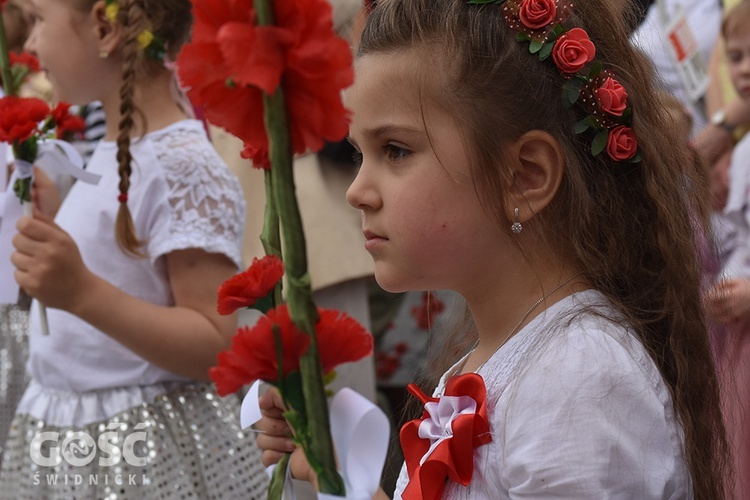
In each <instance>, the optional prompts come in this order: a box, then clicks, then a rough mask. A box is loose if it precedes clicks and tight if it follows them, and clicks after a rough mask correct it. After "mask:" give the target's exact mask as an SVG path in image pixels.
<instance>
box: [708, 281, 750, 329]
mask: <svg viewBox="0 0 750 500" xmlns="http://www.w3.org/2000/svg"><path fill="white" fill-rule="evenodd" d="M707 305H708V312H709V314H711V315H712V316H713V317H714V318H716V319H717V320H718V321H720V322H721V323H732V322H735V321H738V320H740V319H747V318H749V317H750V280H746V279H731V280H724V281H721V282H719V283H718V284H717V285H716V286H715V287H714V288H713V289H712V290H711V291H710V292H709V294H708V300H707Z"/></svg>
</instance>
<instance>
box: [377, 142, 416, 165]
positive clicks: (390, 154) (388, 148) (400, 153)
mask: <svg viewBox="0 0 750 500" xmlns="http://www.w3.org/2000/svg"><path fill="white" fill-rule="evenodd" d="M383 154H385V157H386V158H388V159H389V160H391V161H399V160H402V159H404V158H406V157H407V156H409V155H410V154H411V151H409V150H408V149H405V148H402V147H401V146H397V145H395V144H391V143H388V144H386V145H385V146H383Z"/></svg>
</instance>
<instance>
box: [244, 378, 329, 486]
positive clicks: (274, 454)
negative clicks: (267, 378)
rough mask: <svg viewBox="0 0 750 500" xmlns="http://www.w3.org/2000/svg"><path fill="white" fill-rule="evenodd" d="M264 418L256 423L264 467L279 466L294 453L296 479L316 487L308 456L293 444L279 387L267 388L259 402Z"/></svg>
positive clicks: (293, 473)
mask: <svg viewBox="0 0 750 500" xmlns="http://www.w3.org/2000/svg"><path fill="white" fill-rule="evenodd" d="M258 403H259V405H260V409H261V413H262V414H263V417H262V418H261V419H260V420H259V421H258V422H257V423H256V424H255V428H256V429H258V430H259V431H262V434H258V438H257V443H258V447H259V448H260V449H261V450H263V455H262V460H263V465H265V466H266V467H268V466H269V465H273V464H275V463H278V461H279V460H281V457H283V456H284V455H285V454H287V453H292V456H291V458H290V459H289V467H290V468H291V471H292V477H293V478H294V479H301V480H304V481H308V482H310V483H312V484H313V486H317V477H316V476H315V473H314V472H313V470H312V468H311V467H310V464H309V463H308V461H307V457H305V453H304V452H303V451H302V448H298V447H297V446H296V445H295V444H294V441H292V438H291V436H292V431H291V429H290V428H289V424H287V422H286V420H284V411H285V409H284V402H283V401H282V399H281V395H280V394H279V391H277V390H276V388H274V387H272V388H270V389H268V390H267V391H266V392H265V393H263V395H262V396H261V397H260V399H259V401H258Z"/></svg>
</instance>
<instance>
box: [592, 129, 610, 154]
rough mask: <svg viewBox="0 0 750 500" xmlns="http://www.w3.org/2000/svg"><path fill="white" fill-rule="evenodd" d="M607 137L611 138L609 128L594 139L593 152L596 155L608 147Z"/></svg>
mask: <svg viewBox="0 0 750 500" xmlns="http://www.w3.org/2000/svg"><path fill="white" fill-rule="evenodd" d="M607 139H609V130H607V129H604V130H602V131H601V132H599V133H598V134H596V137H594V141H593V142H592V143H591V154H592V155H594V156H596V155H598V154H599V153H601V152H602V151H604V148H605V147H607Z"/></svg>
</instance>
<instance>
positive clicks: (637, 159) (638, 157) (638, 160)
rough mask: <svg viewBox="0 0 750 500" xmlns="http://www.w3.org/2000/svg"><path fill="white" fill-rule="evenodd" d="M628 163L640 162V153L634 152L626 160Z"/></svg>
mask: <svg viewBox="0 0 750 500" xmlns="http://www.w3.org/2000/svg"><path fill="white" fill-rule="evenodd" d="M628 161H629V162H630V163H640V162H641V154H640V153H636V154H635V156H634V157H632V158H631V159H630V160H628Z"/></svg>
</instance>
